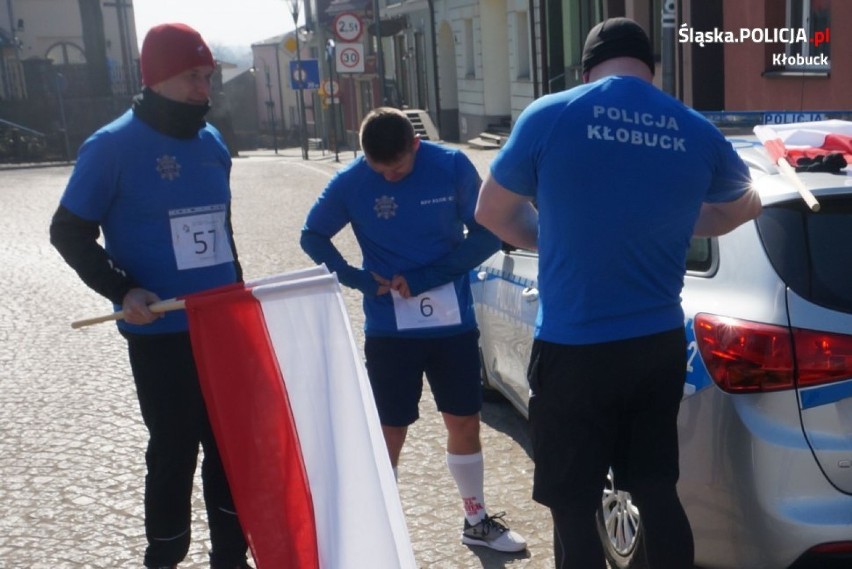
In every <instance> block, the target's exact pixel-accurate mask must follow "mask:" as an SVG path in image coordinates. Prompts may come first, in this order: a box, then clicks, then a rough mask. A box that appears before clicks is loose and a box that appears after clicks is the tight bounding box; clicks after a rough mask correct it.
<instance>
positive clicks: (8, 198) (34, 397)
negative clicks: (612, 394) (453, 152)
mask: <svg viewBox="0 0 852 569" xmlns="http://www.w3.org/2000/svg"><path fill="white" fill-rule="evenodd" d="M468 155H469V156H471V158H472V159H473V160H474V163H475V164H476V165H477V168H478V169H479V170H480V173H481V174H484V173H485V171H486V168H487V164H488V162H489V161H490V159H491V158H493V155H494V154H493V151H478V150H473V151H468ZM351 158H352V153H351V152H348V153H346V154H343V153H341V155H340V159H341V162H340V163H339V164H338V163H335V162H334V159H333V155H330V154H325V155H324V156H323V155H321V154H320V152H319V151H313V152H312V153H311V160H310V161H308V162H305V161H302V160H301V155H300V151H299V149H298V148H291V149H286V150H283V151H281V153H280V154H278V155H274V154H273V153H272V152H271V151H263V152H253V153H247V154H245V155H244V156H241V157H239V158H235V159H234V167H233V172H232V189H233V224H234V229H235V234H236V241H237V246H238V250H239V253H240V260H241V263H242V266H243V269H244V272H245V277H246V278H247V279H251V278H257V277H261V276H266V275H270V274H274V273H279V272H285V271H289V270H293V269H298V268H303V267H306V266H310V265H311V264H312V263H311V261H310V259H309V258H308V257H307V256H306V255H305V254H304V253H303V252H302V251H301V249H300V247H299V244H298V241H299V234H300V231H301V227H302V224H303V222H304V219H305V215H306V214H307V211H308V208H309V207H310V206H311V204H312V203H313V201H314V200H315V199H316V196H317V195H318V193H319V192H320V191H321V189H322V188H323V186H324V185H325V184H326V182H327V181H328V180H329V179H330V177H331V176H332V175H333V174H334V172H335V171H336V169H338V168H340V167H341V166H342V165H343V164H345V162H346V161H348V160H351ZM70 172H71V166H70V165H59V166H51V167H36V168H22V169H4V170H0V180H2V182H0V211H2V212H3V214H4V218H5V223H4V224H3V226H2V228H0V239H2V242H3V247H2V249H0V264H2V266H3V275H4V278H3V279H2V282H0V287H2V294H3V297H4V301H3V302H2V303H0V405H2V408H3V412H2V415H0V417H2V418H0V433H2V436H0V569H12V568H15V569H17V568H28V569H62V568H81V567H86V568H115V567H139V566H141V559H142V554H143V551H144V545H145V538H144V529H143V519H142V489H143V480H144V449H145V442H146V435H145V429H144V427H143V425H142V422H141V418H140V416H139V411H138V408H137V402H136V398H135V393H134V388H133V380H132V377H131V375H130V371H129V366H128V364H127V356H126V352H125V346H124V341H123V340H122V338H121V337H120V336H119V335H118V333H117V332H116V330H115V327H114V325H113V324H100V325H96V326H92V327H89V328H85V329H81V330H72V329H71V327H70V323H71V322H72V321H73V320H77V319H80V318H87V317H91V316H97V315H101V314H104V313H107V312H109V311H110V310H111V306H110V304H109V302H108V301H106V300H105V299H103V298H101V297H99V296H98V295H97V294H95V293H94V292H92V291H91V290H89V289H88V288H87V287H86V286H85V285H84V284H82V282H80V281H79V279H78V278H77V276H76V274H74V272H73V271H72V270H71V269H69V268H68V267H67V266H66V265H65V264H64V262H63V261H62V260H61V258H60V257H59V255H58V254H57V253H56V251H55V250H54V249H53V247H52V246H51V245H50V244H49V242H48V225H49V222H50V218H51V216H52V214H53V212H54V210H55V208H56V206H57V204H58V200H59V197H60V195H61V193H62V190H63V189H64V186H65V183H66V181H67V178H68V176H69V175H70ZM335 242H336V244H337V245H338V247H339V248H340V249H341V252H342V253H343V254H344V256H346V257H347V258H348V259H349V260H350V262H353V264H357V262H358V256H357V245H356V244H355V241H354V238H353V237H352V235H351V233H350V232H349V231H348V230H346V231H344V232H343V233H342V234H341V235H340V236H338V238H337V239H336V240H335ZM344 296H345V300H346V303H347V307H348V310H349V315H350V318H351V320H352V327H353V329H354V330H355V332H356V340H357V343H358V345H359V346H361V345H362V344H363V334H362V331H361V328H362V324H363V318H362V315H361V295H360V293H357V292H354V291H351V290H349V289H344ZM421 416H422V418H421V420H420V421H419V422H418V423H416V424H415V425H414V426H413V427H412V428H411V429H410V431H409V436H408V442H407V443H406V447H405V449H404V450H403V453H402V457H401V461H400V468H399V472H400V481H399V489H400V494H401V496H402V501H403V508H404V510H405V514H406V518H407V522H408V528H409V531H410V533H411V538H412V542H413V546H414V551H415V557H416V559H417V562H418V566H419V567H423V568H436V569H437V568H462V569H464V568H487V569H497V568H509V567H511V568H516V567H529V568H535V569H548V568H551V567H553V562H552V559H551V524H550V517H549V513H548V512H547V510H546V509H545V508H543V507H541V506H539V505H538V504H535V503H534V502H532V500H531V498H530V492H531V482H532V462H531V460H530V456H529V441H528V436H527V432H526V422H525V420H524V419H523V418H522V417H521V416H520V415H519V414H517V413H516V412H515V411H514V410H513V409H512V408H511V407H510V406H509V405H508V404H507V403H505V402H499V401H498V402H487V403H486V404H485V408H484V409H483V413H482V418H483V430H482V439H483V445H484V454H485V461H486V504H487V506H488V509H489V511H490V513H497V512H500V511H504V510H505V511H506V512H507V515H506V520H507V521H508V522H509V524H510V525H511V527H512V528H513V529H515V530H517V531H518V532H519V533H521V534H522V535H523V536H524V537H525V538H526V539H527V542H528V544H529V549H528V551H527V552H524V553H523V554H517V555H510V554H500V553H496V552H493V551H491V550H487V549H483V548H475V547H468V546H464V545H462V544H461V542H460V532H461V527H462V521H463V516H462V510H461V504H460V500H459V497H458V494H457V491H456V489H455V485H454V484H453V482H452V480H451V478H450V475H449V473H448V471H447V468H446V464H445V451H444V448H445V431H444V428H443V424H442V422H441V420H440V417H439V414H438V413H437V412H436V411H435V408H434V403H433V402H432V399H431V395H430V394H429V393H428V391H427V392H426V393H424V398H423V401H422V403H421ZM197 481H198V478H197ZM355 531H357V528H356V529H355ZM193 533H194V536H195V539H194V542H193V545H192V548H191V550H190V553H189V555H188V557H187V559H186V561H185V562H184V563H183V564H182V565H181V567H187V568H202V567H207V556H206V552H207V544H206V543H205V541H203V540H202V538H204V539H205V540H206V528H205V522H204V510H203V505H202V502H201V492H200V488H198V484H197V485H196V493H195V504H194V518H193Z"/></svg>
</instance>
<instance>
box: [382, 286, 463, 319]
mask: <svg viewBox="0 0 852 569" xmlns="http://www.w3.org/2000/svg"><path fill="white" fill-rule="evenodd" d="M391 295H392V296H393V311H394V314H395V315H396V327H397V330H410V329H412V328H434V327H436V326H453V325H456V324H461V312H460V311H459V300H458V298H457V297H456V288H455V286H453V283H447V284H444V285H441V286H439V287H436V288H433V289H431V290H427V291H426V292H424V293H423V294H421V295H419V296H412V297H411V298H403V297H401V296H400V295H399V293H398V292H396V291H395V290H392V291H391Z"/></svg>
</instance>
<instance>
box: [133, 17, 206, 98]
mask: <svg viewBox="0 0 852 569" xmlns="http://www.w3.org/2000/svg"><path fill="white" fill-rule="evenodd" d="M139 64H140V66H141V67H142V84H143V85H146V86H148V87H151V86H153V85H156V84H157V83H159V82H161V81H165V80H166V79H169V78H170V77H174V76H175V75H177V74H178V73H183V72H184V71H186V70H187V69H192V68H193V67H201V66H204V65H209V66H210V67H215V66H216V62H215V61H213V54H211V53H210V48H209V47H207V44H206V43H204V39H203V38H202V37H201V34H199V33H198V32H197V31H195V30H194V29H192V28H190V27H189V26H187V25H186V24H160V25H159V26H154V27H153V28H151V29H150V30H149V31H148V33H147V34H146V35H145V41H143V42H142V53H141V54H140V56H139Z"/></svg>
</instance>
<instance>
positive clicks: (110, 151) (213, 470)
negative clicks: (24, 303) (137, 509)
mask: <svg viewBox="0 0 852 569" xmlns="http://www.w3.org/2000/svg"><path fill="white" fill-rule="evenodd" d="M215 65H216V63H215V61H214V60H213V55H212V54H211V53H210V49H209V48H208V47H207V44H206V43H205V42H204V40H203V39H202V37H201V35H200V34H199V33H198V32H197V31H196V30H194V29H192V28H191V27H189V26H187V25H185V24H162V25H159V26H155V27H154V28H152V29H151V30H150V31H149V32H148V33H147V34H146V36H145V40H144V42H143V43H142V52H141V55H140V66H141V69H142V82H143V84H144V88H143V89H142V93H141V94H139V95H138V96H137V97H136V98H135V99H134V101H133V108H132V109H130V110H128V111H127V112H126V113H124V115H122V116H121V117H119V118H118V119H116V120H115V121H113V122H112V123H110V124H108V125H106V126H104V127H102V128H101V129H99V130H98V131H97V132H95V133H94V134H93V135H92V136H90V137H89V138H88V139H87V140H86V141H85V143H83V146H82V147H81V148H80V152H79V155H78V157H77V163H76V165H75V167H74V172H73V173H72V175H71V179H70V180H69V182H68V186H67V187H66V189H65V193H64V194H63V195H62V198H61V200H60V205H59V208H58V209H57V211H56V213H55V214H54V216H53V221H52V222H51V225H50V241H51V243H52V244H53V245H54V246H55V247H56V249H57V250H58V251H59V252H60V254H61V255H62V257H63V258H64V259H65V261H66V262H67V263H68V264H69V265H70V266H71V267H72V268H73V269H74V270H75V271H77V273H78V274H79V275H80V277H81V278H82V279H83V281H84V282H85V283H86V284H87V285H89V286H90V287H91V288H92V289H94V290H95V291H96V292H98V293H100V294H102V295H103V296H105V297H106V298H108V299H110V300H111V301H112V302H113V304H114V307H115V309H116V310H122V311H123V313H124V318H123V320H121V321H119V322H118V329H119V332H120V333H121V334H122V336H124V337H125V338H126V339H127V346H128V353H129V359H130V366H131V369H132V371H133V378H134V380H135V383H136V394H137V397H138V399H139V406H140V409H141V412H142V418H143V420H144V422H145V426H146V427H147V428H148V435H149V438H148V448H147V451H146V453H145V462H146V464H147V467H148V471H147V476H146V477H145V534H146V536H147V538H148V547H147V550H146V552H145V559H144V564H145V567H163V568H166V569H168V568H172V569H173V568H174V567H177V564H178V563H179V562H180V561H182V560H183V559H184V557H185V556H186V554H187V551H188V550H189V545H190V526H191V523H190V522H191V503H192V486H193V478H194V474H195V467H196V461H197V459H198V446H199V444H200V445H201V446H202V448H203V449H204V461H203V462H202V465H201V480H202V483H203V485H204V501H205V505H206V506H207V522H208V526H209V528H210V542H211V544H212V550H211V551H210V564H211V567H212V568H213V569H241V568H246V567H248V564H247V563H246V550H247V545H246V541H245V539H244V538H243V534H242V529H241V526H240V522H239V520H238V519H237V514H236V511H235V509H234V504H233V500H232V498H231V492H230V488H229V486H228V481H227V480H226V478H225V472H224V469H223V467H222V462H221V460H220V457H219V452H218V449H217V447H216V442H215V441H214V439H213V434H212V431H211V427H210V423H209V420H208V417H207V412H206V409H205V406H204V401H203V399H202V395H201V388H200V386H199V383H198V375H197V371H196V367H195V360H194V359H193V356H192V348H191V345H190V340H189V333H188V332H187V328H188V325H187V319H186V314H185V313H184V312H183V311H175V312H171V313H168V314H167V315H164V314H162V313H153V312H151V310H149V308H148V307H149V305H151V304H153V303H154V302H157V301H158V300H160V299H161V298H173V297H177V296H182V295H186V294H189V293H192V292H197V291H200V290H205V289H208V288H213V287H217V286H222V285H227V284H231V283H234V282H238V281H240V280H242V271H241V269H240V264H239V261H238V259H237V252H236V248H235V246H234V238H233V231H232V229H231V215H230V214H231V190H230V182H229V178H230V173H231V158H230V154H229V152H228V149H227V148H226V146H225V143H224V141H223V140H222V137H221V135H220V134H219V131H217V130H216V129H215V128H214V127H212V126H211V125H209V124H207V122H206V121H205V120H204V116H205V114H206V113H207V111H208V110H210V104H209V101H208V99H209V97H210V85H211V83H210V80H211V76H212V75H213V71H214V69H215ZM190 227H191V228H192V230H190V229H188V228H190ZM101 231H103V234H104V246H101V245H100V244H99V243H98V241H97V240H98V236H99V234H100V232H101ZM189 231H192V233H191V234H190V233H188V232H189Z"/></svg>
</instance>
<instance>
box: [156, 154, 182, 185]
mask: <svg viewBox="0 0 852 569" xmlns="http://www.w3.org/2000/svg"><path fill="white" fill-rule="evenodd" d="M157 172H158V173H159V174H160V177H161V178H163V179H164V180H174V179H176V178H179V177H180V164H178V162H177V158H175V157H174V156H169V155H168V154H163V155H162V156H160V157H159V158H157Z"/></svg>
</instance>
